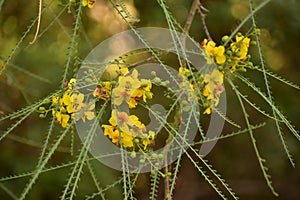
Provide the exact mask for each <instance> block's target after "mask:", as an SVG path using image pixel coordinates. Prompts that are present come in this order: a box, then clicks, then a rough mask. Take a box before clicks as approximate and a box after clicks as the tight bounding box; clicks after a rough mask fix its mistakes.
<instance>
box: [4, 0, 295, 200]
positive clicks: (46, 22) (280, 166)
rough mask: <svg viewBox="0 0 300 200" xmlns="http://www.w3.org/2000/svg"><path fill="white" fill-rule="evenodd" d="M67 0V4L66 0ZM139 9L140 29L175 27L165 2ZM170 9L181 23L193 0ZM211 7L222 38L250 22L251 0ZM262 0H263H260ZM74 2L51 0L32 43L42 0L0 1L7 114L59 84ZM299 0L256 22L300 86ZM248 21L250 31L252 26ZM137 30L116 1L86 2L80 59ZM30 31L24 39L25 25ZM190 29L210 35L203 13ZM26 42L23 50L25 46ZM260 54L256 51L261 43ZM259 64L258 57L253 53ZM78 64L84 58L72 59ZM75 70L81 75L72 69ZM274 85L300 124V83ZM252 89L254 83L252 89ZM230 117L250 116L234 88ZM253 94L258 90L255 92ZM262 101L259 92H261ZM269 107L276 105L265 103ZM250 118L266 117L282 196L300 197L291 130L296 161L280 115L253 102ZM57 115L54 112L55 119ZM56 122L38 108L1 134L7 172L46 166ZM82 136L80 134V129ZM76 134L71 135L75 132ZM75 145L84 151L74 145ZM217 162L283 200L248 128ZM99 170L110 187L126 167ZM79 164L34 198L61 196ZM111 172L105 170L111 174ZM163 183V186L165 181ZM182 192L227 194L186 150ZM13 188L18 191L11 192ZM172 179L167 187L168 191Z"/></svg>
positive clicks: (279, 3) (113, 193) (272, 59)
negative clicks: (267, 177) (43, 155)
mask: <svg viewBox="0 0 300 200" xmlns="http://www.w3.org/2000/svg"><path fill="white" fill-rule="evenodd" d="M59 2H60V3H59ZM124 2H125V3H126V6H127V8H128V10H129V11H130V12H131V13H132V15H133V16H136V17H138V18H139V19H140V22H138V23H135V24H134V25H135V26H136V27H146V26H158V27H167V23H166V20H165V17H164V15H163V12H162V9H161V8H160V6H159V4H158V3H157V2H156V1H151V0H136V1H133V0H128V1H124ZM166 2H167V4H168V5H169V8H170V11H171V12H172V14H173V15H174V17H175V18H176V19H177V20H178V22H179V23H181V24H182V25H183V24H184V23H185V21H186V18H187V15H188V12H189V9H190V6H191V4H192V1H191V0H167V1H166ZM201 2H202V3H203V5H204V6H205V7H206V8H207V9H208V10H209V12H208V13H207V17H206V20H207V26H208V29H209V31H210V33H211V35H212V37H213V39H214V40H215V41H216V42H217V43H220V41H221V37H222V35H225V34H228V35H229V34H230V33H231V32H232V31H233V30H234V28H235V27H237V26H238V24H239V23H240V22H241V20H242V19H243V18H244V17H245V16H246V15H247V14H248V13H249V11H248V10H249V7H248V1H246V0H210V1H208V0H207V1H205V0H203V1H201ZM260 2H261V1H254V5H258V4H259V3H260ZM65 3H67V1H59V0H44V1H43V5H44V8H45V9H44V11H43V13H42V21H41V29H40V37H39V38H38V39H37V41H36V42H35V43H34V44H33V45H29V42H30V41H31V40H32V39H33V37H34V31H35V25H34V26H33V27H32V28H31V29H30V30H29V26H30V25H31V24H32V22H33V20H34V19H35V18H36V17H37V14H38V1H37V0H35V1H33V0H28V1H21V0H15V1H5V0H0V47H1V48H0V56H1V60H2V61H1V62H2V64H3V62H5V60H7V59H9V63H8V65H7V67H6V70H5V71H4V73H3V74H2V75H1V76H0V115H5V114H8V113H11V112H13V111H16V110H18V109H20V108H22V107H24V106H26V105H30V104H31V103H33V102H35V101H37V100H39V99H41V98H43V97H45V96H47V95H48V94H49V93H52V92H53V91H55V90H57V89H58V88H59V86H60V84H61V78H62V74H63V70H64V66H65V63H66V60H67V53H68V47H69V45H70V37H71V35H72V30H73V23H74V16H73V14H68V13H67V10H66V9H64V6H63V4H65ZM299 10H300V1H297V0H286V1H284V0H273V1H271V2H270V3H269V4H267V5H266V6H265V7H264V8H263V9H262V10H260V11H259V12H258V13H257V14H256V19H257V25H258V27H259V28H261V32H262V34H261V36H260V40H261V43H262V47H263V52H264V58H265V61H266V64H267V66H268V67H269V68H270V69H271V70H272V71H274V72H275V73H278V74H280V75H281V76H282V77H285V78H286V79H289V80H291V81H293V82H295V83H298V84H300V81H299V75H300V68H299V63H300V56H299V55H300V48H299V45H300V16H299ZM249 27H250V23H247V24H246V25H245V26H244V27H243V29H242V30H241V31H242V32H244V33H245V32H247V30H248V29H249ZM126 29H128V26H127V25H126V24H125V23H124V22H123V21H122V19H121V18H120V17H119V16H118V15H117V13H116V12H115V11H114V10H113V8H112V6H111V5H110V3H109V2H108V1H104V0H97V2H96V4H95V7H94V8H93V9H88V8H85V9H83V13H82V27H81V34H80V39H79V46H78V60H79V61H80V59H84V58H85V56H86V55H87V54H88V53H89V51H90V50H91V49H92V48H93V47H95V46H96V45H97V44H99V43H100V42H101V41H103V40H104V39H105V38H108V37H110V36H111V35H113V34H115V33H118V32H120V31H122V30H126ZM27 31H30V32H29V34H28V35H27V36H26V37H24V38H23V35H24V33H26V32H27ZM190 35H191V36H192V37H193V38H194V39H195V40H196V41H199V42H200V41H201V40H203V39H204V38H205V35H204V31H203V28H202V24H201V20H200V17H199V15H197V16H196V17H195V20H194V22H193V24H192V27H191V30H190ZM16 47H17V48H16ZM252 53H253V55H257V53H256V51H255V50H253V51H252ZM253 62H254V63H255V64H259V60H258V59H257V56H254V61H253ZM72 64H73V65H74V66H75V65H76V62H74V63H72ZM248 75H249V76H250V77H251V78H253V79H254V80H255V82H257V83H263V81H262V79H261V78H262V76H261V74H258V73H250V72H248ZM69 77H72V72H71V71H70V73H69ZM270 82H271V85H272V91H273V96H274V99H275V101H276V102H277V105H278V106H279V107H280V108H281V110H282V111H283V112H284V113H285V114H286V116H288V118H289V119H290V120H291V121H292V122H293V123H294V125H295V127H296V129H297V130H300V123H299V117H300V106H299V105H298V103H299V99H300V91H297V90H295V89H293V88H290V87H288V86H285V85H284V84H282V83H280V82H278V81H275V80H273V79H270ZM244 91H245V92H246V93H248V94H249V95H251V94H252V93H251V91H247V90H244ZM227 98H228V99H229V100H228V115H229V116H230V117H231V118H232V119H233V120H235V121H237V122H238V123H240V124H243V123H244V122H243V120H242V119H243V116H242V113H241V112H239V109H237V107H238V102H237V100H236V98H235V96H234V94H233V93H232V92H230V91H228V93H227ZM254 98H256V97H255V96H254ZM258 101H259V100H258ZM266 110H267V111H270V109H268V108H266ZM249 114H250V116H251V118H250V119H251V122H252V123H253V124H257V123H260V122H264V121H265V122H267V125H266V126H264V127H263V128H260V129H258V130H256V131H255V136H256V137H257V144H258V146H259V150H260V152H261V154H262V156H263V157H264V158H266V160H267V162H266V165H267V166H268V168H269V174H271V175H272V180H273V182H274V185H275V188H276V189H277V191H278V192H279V194H280V197H279V199H299V198H300V190H299V188H300V170H299V169H300V167H299V162H300V159H299V158H300V145H299V144H300V143H299V141H297V139H296V138H295V137H294V136H293V135H292V134H291V133H290V132H289V131H288V130H287V129H285V128H284V129H283V130H284V132H285V134H284V135H285V139H286V141H287V144H288V146H289V149H290V151H291V153H292V155H293V157H294V160H295V162H296V168H293V167H292V166H291V165H290V163H289V161H288V159H287V157H286V155H285V153H284V150H283V148H282V145H281V143H280V139H279V136H278V134H277V132H276V128H275V124H274V122H273V121H271V120H269V119H266V118H265V117H263V116H262V115H260V114H259V113H257V112H256V111H255V110H253V109H249ZM47 119H49V118H47ZM13 121H14V120H11V121H9V120H8V121H4V122H0V125H1V129H0V130H1V131H4V130H6V129H7V128H8V127H9V126H10V125H11V124H12V123H13ZM48 121H49V120H42V119H39V118H38V114H33V115H32V116H31V117H29V118H28V119H27V120H25V122H24V123H22V124H21V125H20V126H19V127H18V128H16V129H15V131H13V132H12V133H11V135H12V136H8V137H6V138H5V139H3V140H2V141H1V145H0V163H1V165H0V168H1V169H0V177H5V176H9V175H13V174H18V173H23V172H27V171H31V170H33V169H34V167H35V166H36V164H37V158H38V156H39V153H40V146H41V145H42V144H43V139H44V137H45V133H46V131H47V127H48V124H49V122H48ZM231 131H232V128H231V126H225V128H224V133H230V132H231ZM74 136H75V140H77V142H78V141H79V140H78V138H77V135H76V133H75V135H74ZM69 139H70V138H69ZM69 146H70V145H69V143H68V141H66V142H65V143H64V144H63V148H62V149H61V151H62V152H57V153H56V154H55V155H54V157H53V159H52V160H51V163H49V166H50V165H56V164H59V163H62V162H67V161H69V160H74V159H75V157H74V156H70V153H66V152H63V151H69V150H70V149H69ZM75 152H76V150H75ZM207 159H208V160H209V161H210V163H211V164H212V165H213V166H214V167H215V168H216V169H217V170H218V172H219V173H220V174H222V175H223V178H225V180H226V181H227V182H228V183H229V185H231V186H232V188H233V190H234V191H235V192H236V193H237V194H238V195H239V196H240V198H241V199H275V197H274V196H272V194H271V192H270V190H269V189H268V187H267V185H266V182H265V181H264V179H263V175H262V172H261V171H260V169H259V165H258V161H257V159H256V157H255V154H254V150H253V148H252V146H251V141H250V137H249V135H248V134H243V135H239V136H236V137H233V138H229V139H226V140H221V141H219V142H218V143H217V145H216V146H215V148H214V149H213V151H212V152H211V153H210V154H209V155H208V156H207ZM95 166H96V167H95V171H96V172H97V174H98V176H99V177H100V180H101V185H103V186H105V185H107V184H111V183H113V182H114V181H115V180H117V177H118V176H119V175H120V174H119V172H117V171H114V170H111V169H108V168H106V167H104V166H102V165H101V164H100V163H98V162H95ZM69 171H70V168H64V169H60V170H55V171H52V172H49V173H44V174H42V175H41V177H40V178H39V179H38V182H37V183H36V184H35V186H34V187H33V189H32V191H31V193H30V195H29V197H28V199H58V197H59V195H60V194H61V191H62V190H63V186H64V184H65V183H66V178H67V175H68V173H69ZM103 172H105V173H103ZM82 177H83V178H82V180H81V182H80V188H81V189H80V191H82V192H80V193H79V194H78V196H77V197H78V199H82V198H83V197H84V196H85V194H90V193H92V192H93V191H95V188H93V187H94V186H92V185H93V184H92V183H91V180H90V179H91V178H90V175H89V174H88V173H87V174H83V175H82ZM27 181H28V177H27V178H21V179H16V180H12V181H5V182H0V199H13V196H18V195H19V194H20V192H21V191H22V189H23V188H24V186H25V184H26V182H27ZM161 186H162V185H161ZM176 187H177V188H176V190H175V196H174V199H191V200H193V199H219V197H218V195H217V194H216V193H215V192H214V191H213V190H212V188H211V187H210V186H209V185H208V184H207V183H206V182H205V180H204V179H203V178H202V177H201V176H200V174H199V173H197V171H196V169H195V168H194V167H193V166H192V164H191V163H190V162H189V161H188V159H186V158H185V157H184V159H183V161H182V168H181V172H180V174H179V176H178V180H177V184H176ZM7 189H8V190H9V191H11V192H12V194H8V193H9V192H7ZM162 190H163V187H161V192H160V193H159V195H160V197H162V192H163V191H162ZM135 191H136V196H137V198H138V199H148V196H147V195H148V194H149V179H148V176H147V174H142V175H141V176H140V177H139V179H138V183H137V185H136V188H135ZM121 195H122V188H121V186H120V185H117V186H115V187H114V188H112V189H110V190H109V191H108V192H107V196H106V197H107V198H108V199H120V198H121Z"/></svg>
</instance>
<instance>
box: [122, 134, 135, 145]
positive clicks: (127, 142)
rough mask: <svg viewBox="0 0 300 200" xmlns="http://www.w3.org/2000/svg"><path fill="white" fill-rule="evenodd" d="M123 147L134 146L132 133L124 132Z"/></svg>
mask: <svg viewBox="0 0 300 200" xmlns="http://www.w3.org/2000/svg"><path fill="white" fill-rule="evenodd" d="M122 144H123V147H133V137H132V135H130V134H127V133H125V132H122Z"/></svg>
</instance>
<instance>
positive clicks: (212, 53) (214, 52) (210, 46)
mask: <svg viewBox="0 0 300 200" xmlns="http://www.w3.org/2000/svg"><path fill="white" fill-rule="evenodd" d="M203 48H204V49H205V52H206V54H207V55H208V56H207V55H205V58H206V61H207V63H208V64H212V59H214V60H215V61H216V62H217V64H223V63H225V61H226V57H225V55H224V53H225V48H224V46H218V47H216V43H215V42H213V41H208V40H207V39H204V41H203Z"/></svg>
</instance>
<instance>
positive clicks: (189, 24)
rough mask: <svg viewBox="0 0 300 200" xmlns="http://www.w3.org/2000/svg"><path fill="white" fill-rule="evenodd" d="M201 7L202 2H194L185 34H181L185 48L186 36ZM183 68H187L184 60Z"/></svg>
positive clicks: (196, 0)
mask: <svg viewBox="0 0 300 200" xmlns="http://www.w3.org/2000/svg"><path fill="white" fill-rule="evenodd" d="M199 6H200V1H199V0H194V1H193V4H192V7H191V9H190V12H189V15H188V18H187V20H186V22H185V25H184V27H183V33H182V34H181V42H182V47H183V48H185V39H186V36H187V35H188V32H189V30H190V28H191V25H192V22H193V20H194V17H195V14H196V12H197V10H198V9H199ZM182 67H186V60H185V59H182Z"/></svg>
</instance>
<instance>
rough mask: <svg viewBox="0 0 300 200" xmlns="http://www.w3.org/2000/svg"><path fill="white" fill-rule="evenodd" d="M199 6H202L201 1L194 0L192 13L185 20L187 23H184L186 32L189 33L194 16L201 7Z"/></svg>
mask: <svg viewBox="0 0 300 200" xmlns="http://www.w3.org/2000/svg"><path fill="white" fill-rule="evenodd" d="M199 6H200V1H199V0H194V1H193V4H192V7H191V9H190V13H189V16H188V18H187V20H186V22H185V25H184V28H183V30H184V33H188V32H189V30H190V28H191V25H192V22H193V20H194V16H195V14H196V12H197V10H198V9H199Z"/></svg>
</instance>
